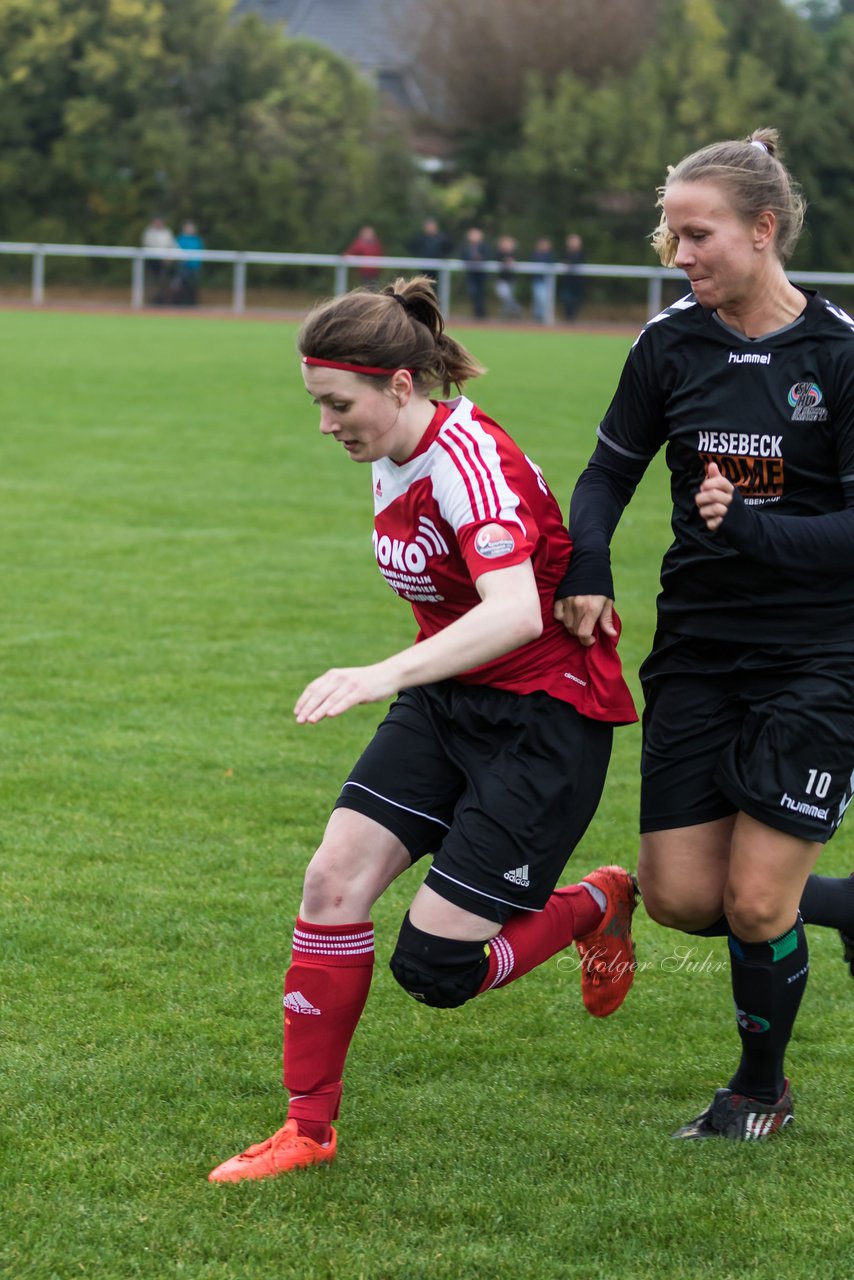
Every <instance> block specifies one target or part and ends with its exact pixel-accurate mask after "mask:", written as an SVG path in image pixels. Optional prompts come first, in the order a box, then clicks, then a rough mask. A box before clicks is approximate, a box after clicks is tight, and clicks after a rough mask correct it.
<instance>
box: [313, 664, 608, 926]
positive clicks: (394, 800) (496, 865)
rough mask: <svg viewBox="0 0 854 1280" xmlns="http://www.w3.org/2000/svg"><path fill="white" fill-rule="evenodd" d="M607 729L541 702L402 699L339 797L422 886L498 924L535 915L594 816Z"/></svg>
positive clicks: (431, 690) (439, 691)
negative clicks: (422, 861) (396, 850)
mask: <svg viewBox="0 0 854 1280" xmlns="http://www.w3.org/2000/svg"><path fill="white" fill-rule="evenodd" d="M612 736H613V730H612V727H611V725H609V724H603V723H601V722H599V721H596V720H590V719H588V718H587V717H586V716H582V715H580V714H579V713H578V712H577V711H576V710H575V708H574V707H572V706H570V704H569V703H567V702H561V701H559V699H557V698H552V697H550V696H549V695H548V694H546V693H531V694H524V695H523V694H518V693H510V692H507V691H506V690H503V689H494V688H491V687H489V686H485V685H465V684H460V683H458V682H457V681H454V680H445V681H442V682H440V683H438V684H431V685H425V686H422V687H421V688H417V689H404V690H403V692H402V693H401V694H400V696H399V697H398V699H397V701H396V702H395V703H394V704H393V705H392V707H391V708H390V710H389V713H388V715H387V716H386V718H385V719H384V720H383V721H382V723H381V724H380V725H379V727H378V728H377V732H376V734H375V735H374V737H373V739H372V741H371V742H370V743H369V744H368V746H367V748H366V749H365V751H364V752H363V754H362V756H361V757H360V759H359V760H358V762H357V764H356V766H355V768H354V769H353V771H352V773H351V774H350V777H349V778H348V780H347V782H346V783H345V784H344V787H343V789H342V791H341V795H340V796H339V798H338V801H337V804H336V808H340V807H343V808H348V809H355V810H357V811H358V812H359V813H363V814H366V815H367V816H368V817H369V818H373V819H374V820H375V821H376V822H379V823H381V824H382V826H384V827H385V828H386V829H387V830H389V831H391V832H393V833H394V834H395V835H396V836H397V837H398V839H399V840H401V841H402V842H403V844H404V845H405V846H406V848H407V850H408V851H409V853H410V855H411V857H412V860H413V862H414V861H415V860H416V859H417V858H420V857H422V856H423V855H424V854H426V853H433V854H434V855H435V857H434V859H433V865H432V866H431V868H430V870H429V871H428V873H427V877H426V883H427V884H428V885H429V886H430V888H431V889H434V890H435V892H436V893H438V894H440V895H441V896H442V897H443V898H446V899H447V900H448V901H449V902H453V903H455V904H456V905H457V906H460V907H463V908H464V909H465V910H466V911H472V912H474V914H475V915H478V916H483V917H484V918H485V919H487V920H494V921H497V922H498V923H499V924H502V923H503V922H504V921H505V920H506V919H507V918H508V917H509V916H511V915H512V914H513V913H514V912H515V911H540V910H542V908H543V907H544V906H545V904H546V902H547V901H548V898H549V896H550V895H551V893H552V892H553V890H554V887H555V885H556V884H557V881H558V878H559V877H560V875H561V872H562V871H563V869H564V867H565V866H566V863H567V860H568V859H569V856H570V854H571V853H572V850H573V849H574V848H575V846H576V844H577V843H578V841H579V840H580V839H581V837H582V835H583V834H584V832H585V830H586V829H587V826H588V825H589V823H590V819H591V818H592V817H593V814H594V813H595V811H596V806H597V804H598V803H599V798H600V796H601V794H602V787H603V785H604V782H605V774H606V772H607V768H608V760H609V758H610V754H611V739H612Z"/></svg>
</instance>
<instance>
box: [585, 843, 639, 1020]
mask: <svg viewBox="0 0 854 1280" xmlns="http://www.w3.org/2000/svg"><path fill="white" fill-rule="evenodd" d="M581 883H582V884H585V883H587V884H592V885H593V886H594V887H595V888H597V889H599V890H600V892H601V893H603V894H604V895H605V899H606V903H605V913H604V915H603V916H602V919H601V920H600V921H599V924H598V925H597V926H596V928H595V929H594V930H593V932H592V933H588V934H585V936H584V937H583V938H576V939H575V949H576V951H577V952H578V954H579V956H580V957H581V998H582V1000H583V1001H584V1007H585V1009H586V1010H587V1012H588V1013H592V1014H593V1017H594V1018H607V1017H608V1015H609V1014H612V1013H614V1011H615V1010H617V1009H619V1007H620V1005H621V1004H622V1003H623V1001H624V1000H625V998H626V996H627V995H628V992H629V987H630V986H631V985H632V983H633V982H634V978H635V968H636V964H635V944H634V942H633V941H632V913H633V911H634V909H635V904H636V902H637V896H638V887H637V881H636V880H635V878H634V876H633V875H631V874H630V873H629V872H628V871H624V870H623V868H622V867H599V868H598V869H597V870H596V871H591V873H590V875H589V876H585V877H584V879H583V880H582V881H581Z"/></svg>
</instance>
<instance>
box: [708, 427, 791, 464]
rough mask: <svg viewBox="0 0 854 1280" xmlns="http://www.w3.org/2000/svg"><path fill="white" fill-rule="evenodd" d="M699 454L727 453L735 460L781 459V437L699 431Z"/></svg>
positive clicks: (734, 432) (737, 432) (749, 432)
mask: <svg viewBox="0 0 854 1280" xmlns="http://www.w3.org/2000/svg"><path fill="white" fill-rule="evenodd" d="M697 449H698V451H699V452H700V453H729V454H732V455H733V456H735V457H737V458H782V456H783V437H782V436H769V435H763V436H761V435H759V434H758V433H756V432H751V431H699V432H698V433H697Z"/></svg>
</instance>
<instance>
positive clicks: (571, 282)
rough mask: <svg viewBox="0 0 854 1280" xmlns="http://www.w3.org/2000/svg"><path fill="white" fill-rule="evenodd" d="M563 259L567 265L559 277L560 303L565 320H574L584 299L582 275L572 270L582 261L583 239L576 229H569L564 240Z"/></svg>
mask: <svg viewBox="0 0 854 1280" xmlns="http://www.w3.org/2000/svg"><path fill="white" fill-rule="evenodd" d="M563 261H564V262H565V263H566V265H567V266H568V267H569V271H568V273H567V274H566V275H565V276H561V278H560V290H559V296H560V305H561V308H562V309H563V314H564V316H565V317H566V319H567V320H574V319H575V317H576V316H577V315H578V312H579V311H580V309H581V304H582V302H583V301H584V277H583V276H580V275H578V274H577V273H576V271H575V270H574V268H575V267H578V266H580V265H581V263H582V262H583V261H584V241H583V240H582V239H581V236H580V235H579V234H578V232H577V231H570V233H569V235H568V236H567V237H566V240H565V241H564V251H563Z"/></svg>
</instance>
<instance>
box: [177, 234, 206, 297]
mask: <svg viewBox="0 0 854 1280" xmlns="http://www.w3.org/2000/svg"><path fill="white" fill-rule="evenodd" d="M177 243H178V248H179V249H187V250H197V251H198V250H199V249H204V247H205V242H204V240H203V239H202V237H201V236H200V235H199V232H198V228H197V227H196V224H195V222H185V223H184V224H183V226H182V227H181V234H180V235H179V236H178V241H177ZM175 267H176V270H175V275H174V277H173V282H172V285H173V301H174V302H177V303H179V304H180V305H182V306H185V307H194V306H196V304H197V302H198V301H199V272H200V271H201V267H202V260H201V258H182V259H181V260H180V261H178V262H176V264H175Z"/></svg>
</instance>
